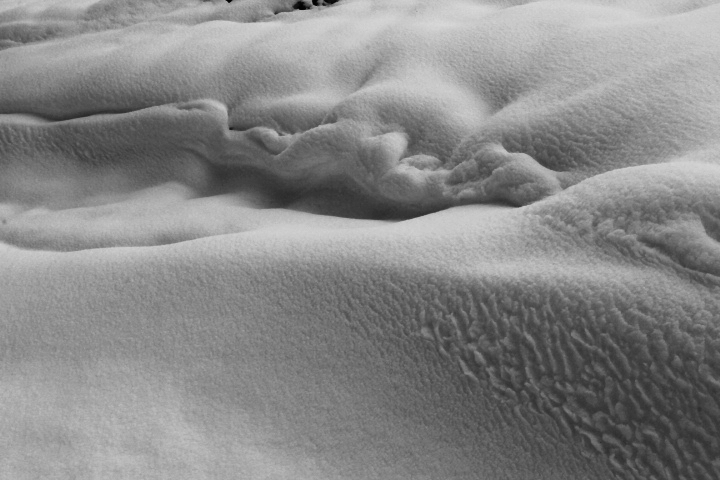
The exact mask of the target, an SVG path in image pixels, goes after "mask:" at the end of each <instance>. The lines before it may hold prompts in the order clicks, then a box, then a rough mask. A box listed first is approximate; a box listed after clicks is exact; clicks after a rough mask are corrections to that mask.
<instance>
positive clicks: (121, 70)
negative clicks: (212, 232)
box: [0, 1, 720, 212]
mask: <svg viewBox="0 0 720 480" xmlns="http://www.w3.org/2000/svg"><path fill="white" fill-rule="evenodd" d="M250 3H252V5H255V4H256V3H257V2H248V4H250ZM271 3H272V2H270V3H268V5H270V4H271ZM276 3H277V7H276V8H280V4H281V3H282V2H276ZM242 4H243V2H240V4H239V5H242ZM383 5H384V4H383ZM197 8H200V6H198V7H197ZM206 8H208V7H206ZM215 8H216V9H217V8H219V6H217V5H216V6H215ZM268 8H269V7H268ZM438 10H439V12H438ZM228 15H230V14H229V13H228ZM719 18H720V7H718V6H716V5H710V6H707V7H705V8H698V9H695V10H691V11H689V12H687V13H682V14H675V15H664V16H663V15H661V16H649V15H647V14H645V15H643V14H641V13H639V12H637V11H633V10H627V9H622V8H619V7H603V6H594V5H588V4H578V3H569V2H536V3H535V2H534V3H529V4H527V5H520V6H516V7H512V8H504V9H503V8H499V7H498V6H493V5H483V4H482V3H481V2H467V1H455V2H447V3H446V4H444V5H443V7H442V8H440V9H438V7H437V5H436V2H425V3H423V2H420V3H418V2H415V1H404V2H397V3H395V2H393V4H392V6H390V5H385V6H379V4H377V3H374V2H368V1H347V2H341V3H339V4H337V5H333V6H331V7H324V8H322V9H319V10H312V11H300V12H281V13H279V14H277V15H275V16H274V17H270V18H265V19H264V21H261V22H254V23H246V22H237V21H209V22H202V23H198V24H195V25H185V24H178V23H172V22H169V21H165V22H148V23H139V24H137V25H135V26H131V27H128V28H125V29H111V30H108V31H103V32H100V33H94V34H87V35H80V36H74V37H71V38H69V39H64V40H59V41H56V42H40V43H35V44H29V45H27V46H23V47H14V48H8V49H5V50H3V51H2V53H0V59H1V60H2V63H3V66H4V68H3V70H2V72H0V89H2V91H3V92H5V93H4V94H3V97H2V99H0V112H1V113H3V114H5V117H3V119H2V123H1V125H2V136H0V139H1V141H2V148H3V151H4V152H6V153H5V155H4V162H3V163H4V165H3V167H4V168H3V169H4V170H10V171H11V172H14V171H15V170H17V169H21V168H22V169H25V168H33V169H36V170H35V171H33V172H31V173H32V174H34V175H38V176H44V177H47V176H52V177H54V176H55V175H56V173H55V171H56V170H57V169H61V170H68V169H70V170H74V171H79V172H81V173H82V174H86V175H88V176H95V175H98V174H105V173H107V172H105V170H112V171H113V173H116V174H118V175H119V176H120V177H127V180H126V182H125V183H124V182H122V181H117V183H118V184H119V185H125V184H126V183H128V182H129V183H131V184H132V183H134V182H143V181H154V182H157V181H159V180H160V179H163V180H178V179H179V180H182V181H187V182H191V183H201V185H199V187H202V186H205V187H207V188H211V187H212V182H211V180H210V179H208V180H206V183H205V184H203V182H202V175H199V174H198V173H197V171H196V170H198V169H205V170H208V171H212V170H213V167H217V166H231V167H234V168H240V167H252V168H254V169H258V170H262V171H264V172H267V173H269V174H271V175H273V176H276V177H277V178H278V179H279V180H281V181H285V182H291V183H292V185H293V186H294V187H295V188H309V187H317V186H326V185H328V184H334V183H336V182H337V181H338V179H343V180H345V181H347V182H349V183H350V185H352V186H355V187H357V188H359V189H361V191H363V192H365V193H366V195H367V196H369V197H372V198H373V199H374V200H375V201H381V202H382V203H384V204H386V205H388V206H391V207H395V208H398V209H409V210H411V211H413V210H414V211H416V212H419V211H427V210H436V209H439V208H443V207H447V206H451V205H456V204H463V203H474V202H487V201H506V202H509V203H511V204H515V205H525V204H529V203H532V202H534V201H536V200H538V199H540V198H543V197H545V196H548V195H552V194H555V193H557V192H558V191H560V190H561V189H563V188H566V187H567V186H569V185H572V184H574V183H577V182H578V181H579V180H581V179H583V178H586V177H588V176H590V175H594V174H597V173H600V172H603V171H606V170H610V169H614V168H619V167H625V166H630V165H641V164H648V163H659V162H667V161H672V160H676V159H679V158H685V157H686V156H688V155H694V156H696V157H698V158H699V159H700V160H702V161H714V160H715V156H716V155H717V149H716V147H715V144H716V142H717V136H718V132H719V131H720V121H719V120H718V118H720V112H719V110H718V107H717V102H715V101H714V99H715V98H716V97H717V96H718V94H720V82H719V81H718V80H717V79H718V78H720V66H718V65H720V61H718V60H720V58H719V56H718V49H717V44H718V42H719V41H720V34H718V33H717V32H718V31H717V28H716V25H717V22H718V19H719ZM230 19H231V20H232V18H230ZM110 132H112V133H110ZM115 132H122V133H119V134H116V133H115ZM134 162H138V163H141V164H142V165H143V167H142V168H137V167H136V164H135V163H134ZM126 164H127V165H132V166H128V167H127V168H124V165H126ZM176 164H177V165H176ZM27 165H31V167H27ZM188 169H189V170H188ZM118 171H119V172H118ZM148 174H149V175H150V176H149V177H148ZM3 177H4V178H8V179H10V178H12V179H14V175H7V174H6V175H3ZM7 182H8V183H10V180H8V181H7ZM17 183H18V182H16V181H15V180H12V184H13V185H17ZM88 183H89V184H91V183H92V182H91V181H88ZM39 185H42V184H39ZM8 188H9V187H6V188H5V189H6V190H7V189H8ZM18 188H20V190H21V191H20V192H18V194H19V195H26V196H31V195H42V193H43V192H41V193H37V192H34V191H27V190H32V188H31V187H29V186H28V185H27V183H26V184H24V185H23V186H22V187H18ZM88 188H91V187H88ZM96 188H100V189H106V188H107V186H106V185H101V186H99V187H96ZM119 188H121V187H119ZM43 190H44V189H43Z"/></svg>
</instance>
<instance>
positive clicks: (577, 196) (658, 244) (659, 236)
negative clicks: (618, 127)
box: [522, 155, 720, 285]
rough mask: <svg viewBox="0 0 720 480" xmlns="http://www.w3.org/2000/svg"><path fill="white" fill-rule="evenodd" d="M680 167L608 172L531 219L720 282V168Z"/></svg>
mask: <svg viewBox="0 0 720 480" xmlns="http://www.w3.org/2000/svg"><path fill="white" fill-rule="evenodd" d="M688 157H689V158H688V161H678V162H672V163H665V164H659V165H644V166H636V167H628V168H623V169H618V170H613V171H611V172H607V173H603V174H601V175H597V176H595V177H592V178H589V179H587V180H584V181H583V182H580V183H579V184H577V185H575V186H572V187H570V188H568V189H567V190H565V191H563V192H562V193H560V194H558V195H557V196H556V197H554V198H549V199H546V200H544V201H541V202H538V203H536V204H534V205H531V206H528V207H525V208H523V209H522V211H523V212H524V213H525V214H529V215H533V216H538V217H540V218H541V219H542V221H543V223H545V224H546V225H548V226H551V227H552V228H553V229H557V230H560V231H562V232H563V234H564V235H567V236H568V238H571V239H574V240H576V241H580V242H586V243H592V244H594V245H596V246H600V247H601V248H603V249H606V250H608V252H609V253H611V254H612V253H613V252H614V254H615V255H617V252H618V251H619V253H620V254H621V256H622V258H623V259H627V260H631V261H633V260H634V261H639V262H642V263H645V264H651V265H658V264H660V265H664V266H669V267H670V268H673V269H674V270H675V271H679V272H682V273H685V274H690V275H692V278H693V279H694V280H695V281H698V282H700V283H705V284H711V285H712V284H715V285H717V284H718V281H719V280H720V189H719V187H720V166H718V165H715V164H710V163H704V162H693V161H692V160H693V156H692V155H689V156H688Z"/></svg>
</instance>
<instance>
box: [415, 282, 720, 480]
mask: <svg viewBox="0 0 720 480" xmlns="http://www.w3.org/2000/svg"><path fill="white" fill-rule="evenodd" d="M553 283H554V286H552V285H550V284H547V282H545V281H538V282H533V278H525V277H524V278H523V279H522V280H507V279H506V280H505V281H501V282H500V283H493V287H494V288H492V289H490V291H489V292H487V289H486V288H483V286H482V285H479V286H478V288H477V289H472V288H470V287H467V286H466V287H464V288H463V289H462V293H457V292H453V293H450V292H446V293H445V294H439V295H440V296H441V297H442V298H441V299H439V300H438V301H437V302H434V303H432V304H426V305H425V306H424V307H420V310H419V312H418V314H417V315H418V319H419V322H420V323H421V334H422V335H423V336H424V337H425V338H427V339H428V340H430V341H432V342H433V343H434V344H435V345H437V347H438V348H439V350H440V352H441V353H442V354H443V355H444V356H446V357H447V358H449V359H452V360H453V361H455V362H457V364H458V366H459V368H460V370H461V371H462V372H463V373H464V374H465V375H466V376H467V377H469V378H471V379H472V380H473V381H475V382H478V383H480V384H482V385H484V386H485V387H487V388H489V389H490V390H491V391H492V392H493V395H494V396H495V397H496V398H497V399H499V400H501V401H503V402H506V403H508V404H510V405H514V406H515V412H516V414H517V417H518V418H519V419H521V420H522V419H526V417H527V415H526V414H525V415H524V414H523V412H524V411H528V410H529V411H530V412H533V413H536V414H540V415H541V416H543V417H544V418H546V419H551V420H552V422H553V424H554V427H553V429H552V430H551V431H550V432H548V431H545V432H544V434H545V435H550V436H551V437H556V438H565V439H567V440H570V441H579V442H581V443H582V445H583V447H584V451H585V452H586V454H588V455H600V456H601V457H602V458H604V459H606V461H607V462H608V466H609V468H610V469H611V470H612V471H613V472H614V473H615V474H616V475H617V478H632V479H635V480H647V479H650V478H673V479H679V480H698V479H703V480H711V479H714V478H718V477H719V476H720V406H719V405H718V400H716V399H717V398H719V397H720V329H718V326H717V325H715V322H714V320H715V319H717V318H718V317H719V316H720V304H718V303H717V302H714V303H709V302H705V304H704V305H703V304H697V303H694V302H692V301H686V302H684V304H683V305H678V304H677V303H673V304H672V305H669V304H668V305H665V303H666V302H665V301H663V300H662V299H661V298H652V297H653V296H652V295H651V296H650V298H647V292H639V291H636V290H638V288H639V285H634V286H632V285H627V286H626V288H625V291H624V292H623V291H622V290H621V291H620V292H621V293H617V292H616V293H613V292H612V290H609V291H608V290H607V289H606V288H604V286H605V285H604V283H603V286H600V285H599V284H597V280H595V281H593V280H587V279H586V280H583V279H581V278H572V279H570V278H561V277H558V276H556V277H554V278H553ZM525 284H534V285H535V288H534V290H533V291H532V294H528V293H527V292H526V291H525V289H524V287H523V285H525ZM498 289H502V291H503V294H502V295H498V294H496V293H493V291H494V292H497V291H498ZM590 292H592V294H590ZM663 308H665V309H667V310H665V312H664V313H662V312H663ZM525 421H527V422H529V423H530V424H529V425H528V427H530V428H536V429H537V428H541V427H539V426H534V427H533V425H532V421H531V420H529V419H526V420H525ZM539 433H543V432H539Z"/></svg>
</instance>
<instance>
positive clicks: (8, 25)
mask: <svg viewBox="0 0 720 480" xmlns="http://www.w3.org/2000/svg"><path fill="white" fill-rule="evenodd" d="M86 3H88V2H86V1H82V0H80V1H68V2H63V6H62V7H59V8H58V6H57V5H51V6H49V7H46V8H35V9H33V8H28V7H26V6H16V7H15V8H9V9H5V10H0V50H2V49H4V48H11V47H20V46H23V45H27V44H32V43H37V42H44V41H51V40H56V39H61V38H67V37H71V36H77V35H83V34H88V33H95V32H100V31H107V30H119V29H123V28H128V27H132V26H134V25H137V24H140V23H152V22H162V23H173V24H184V25H195V24H198V23H203V22H210V21H214V20H223V21H230V22H237V23H254V22H261V21H267V20H269V19H272V18H273V17H274V16H276V15H279V14H281V13H288V12H293V11H295V10H298V9H300V7H299V6H298V3H299V2H297V0H242V1H241V0H238V1H235V2H232V3H231V4H229V3H226V2H224V1H223V2H219V1H212V2H211V1H208V0H165V1H163V2H138V1H133V0H126V1H123V0H90V1H89V3H90V5H85V4H86ZM0 7H2V5H0Z"/></svg>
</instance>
